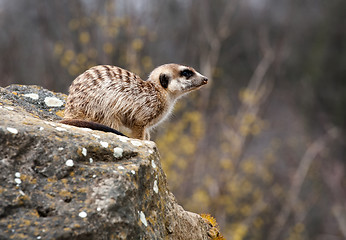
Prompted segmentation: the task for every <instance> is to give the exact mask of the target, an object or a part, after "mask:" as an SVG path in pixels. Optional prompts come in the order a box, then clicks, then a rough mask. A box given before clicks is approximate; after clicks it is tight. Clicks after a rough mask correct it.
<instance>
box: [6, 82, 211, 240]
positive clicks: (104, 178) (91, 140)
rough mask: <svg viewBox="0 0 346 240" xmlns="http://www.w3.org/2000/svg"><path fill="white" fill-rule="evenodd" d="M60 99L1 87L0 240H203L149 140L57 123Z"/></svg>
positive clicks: (203, 229) (201, 225)
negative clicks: (170, 190) (179, 199)
mask: <svg viewBox="0 0 346 240" xmlns="http://www.w3.org/2000/svg"><path fill="white" fill-rule="evenodd" d="M65 100H66V95H63V94H60V93H53V92H50V91H48V90H46V89H43V88H41V87H37V86H21V85H11V86H9V87H7V88H0V239H60V240H61V239H208V235H207V231H208V225H207V224H205V222H204V221H203V219H202V218H201V217H200V216H199V215H198V214H195V213H191V212H187V211H185V210H184V209H183V208H182V207H181V206H179V205H178V204H177V202H176V200H175V198H174V196H173V195H172V194H171V193H170V192H169V190H168V189H167V183H166V176H165V174H164V172H163V170H162V168H161V164H160V158H159V154H158V151H157V148H156V145H155V143H154V142H151V141H140V140H136V139H131V138H126V137H121V136H117V135H115V134H112V133H103V132H99V131H91V130H89V129H83V128H76V127H72V126H68V125H64V124H60V123H57V121H58V120H59V119H61V116H62V112H63V109H64V103H65Z"/></svg>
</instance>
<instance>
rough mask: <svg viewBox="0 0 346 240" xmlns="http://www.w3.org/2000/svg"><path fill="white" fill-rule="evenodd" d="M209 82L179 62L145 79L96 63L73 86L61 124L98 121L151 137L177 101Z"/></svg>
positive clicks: (135, 135)
mask: <svg viewBox="0 0 346 240" xmlns="http://www.w3.org/2000/svg"><path fill="white" fill-rule="evenodd" d="M207 82H208V79H207V78H206V77H205V76H203V75H201V74H200V73H198V72H197V71H195V70H194V69H193V68H191V67H186V66H183V65H178V64H165V65H162V66H159V67H157V68H155V69H154V70H153V71H152V72H151V73H150V75H149V78H148V79H147V80H146V81H144V80H142V79H141V78H140V77H138V76H137V75H136V74H134V73H132V72H129V71H127V70H124V69H122V68H119V67H115V66H109V65H100V66H95V67H92V68H90V69H89V70H87V71H85V72H84V73H82V74H81V75H79V76H78V77H77V78H76V79H75V80H74V81H73V83H72V85H71V86H70V88H69V95H68V98H67V103H66V109H65V116H64V120H63V121H62V123H65V124H70V125H74V126H82V127H83V126H86V125H88V122H96V123H98V124H103V125H106V126H108V127H110V128H113V129H116V130H118V131H123V129H124V128H125V129H130V130H131V137H133V138H138V139H145V140H150V134H149V130H150V129H151V128H153V127H154V126H156V125H157V124H159V123H160V122H162V121H163V120H165V119H166V118H167V117H168V116H169V114H170V113H171V111H172V108H173V106H174V103H175V101H176V100H177V99H178V98H179V97H181V96H182V95H184V94H186V93H188V92H190V91H192V90H196V89H198V88H200V87H201V86H203V85H204V84H206V83H207ZM89 125H90V124H89ZM93 129H98V127H94V128H93ZM100 130H101V129H100ZM115 132H117V131H115Z"/></svg>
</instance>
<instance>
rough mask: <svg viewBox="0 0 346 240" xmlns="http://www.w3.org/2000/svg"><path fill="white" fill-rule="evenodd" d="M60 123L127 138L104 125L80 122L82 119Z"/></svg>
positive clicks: (65, 120)
mask: <svg viewBox="0 0 346 240" xmlns="http://www.w3.org/2000/svg"><path fill="white" fill-rule="evenodd" d="M59 123H63V124H67V125H71V126H75V127H81V128H90V129H92V130H98V131H102V132H111V133H115V134H117V135H120V136H124V137H127V136H126V135H125V134H123V133H121V132H119V131H117V130H115V129H113V128H110V127H107V126H106V125H102V124H100V123H96V122H90V121H85V120H80V119H64V120H61V121H59Z"/></svg>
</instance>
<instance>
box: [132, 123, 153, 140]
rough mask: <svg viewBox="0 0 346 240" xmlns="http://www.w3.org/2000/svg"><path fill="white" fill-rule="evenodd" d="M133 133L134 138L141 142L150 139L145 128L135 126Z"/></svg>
mask: <svg viewBox="0 0 346 240" xmlns="http://www.w3.org/2000/svg"><path fill="white" fill-rule="evenodd" d="M131 131H132V137H133V138H138V139H141V140H148V139H147V137H149V138H150V135H149V133H148V131H147V130H146V129H145V127H144V126H134V127H133V128H132V129H131Z"/></svg>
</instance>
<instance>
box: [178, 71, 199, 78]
mask: <svg viewBox="0 0 346 240" xmlns="http://www.w3.org/2000/svg"><path fill="white" fill-rule="evenodd" d="M194 74H195V73H194V72H193V71H191V70H190V69H185V70H183V71H181V72H180V76H182V77H186V79H189V78H190V77H192V76H193V75H194Z"/></svg>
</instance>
